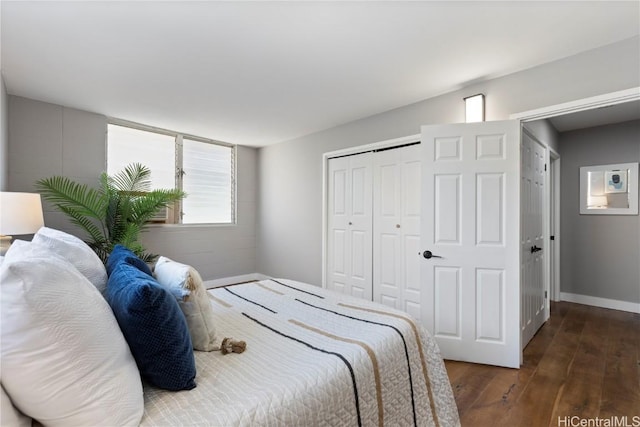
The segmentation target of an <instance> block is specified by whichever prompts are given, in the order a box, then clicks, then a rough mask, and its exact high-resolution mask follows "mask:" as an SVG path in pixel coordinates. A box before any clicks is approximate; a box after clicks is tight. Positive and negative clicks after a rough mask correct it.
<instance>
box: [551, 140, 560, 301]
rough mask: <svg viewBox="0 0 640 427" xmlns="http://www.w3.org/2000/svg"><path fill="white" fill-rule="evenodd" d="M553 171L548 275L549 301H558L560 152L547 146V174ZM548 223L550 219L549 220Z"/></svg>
mask: <svg viewBox="0 0 640 427" xmlns="http://www.w3.org/2000/svg"><path fill="white" fill-rule="evenodd" d="M552 172H553V179H552V180H551V179H550V180H549V189H551V186H552V185H553V200H550V202H551V203H552V206H553V216H554V219H555V220H554V223H553V228H551V227H550V230H549V235H550V236H554V241H553V246H554V249H553V267H554V268H552V269H551V268H550V271H549V276H548V277H549V278H551V277H550V275H553V281H552V283H553V285H554V286H552V287H551V291H550V293H549V295H550V297H551V298H550V299H551V301H560V267H561V264H560V241H561V235H560V200H561V199H560V154H558V153H557V152H555V151H554V150H552V149H551V148H549V175H548V177H549V178H551V173H552ZM549 214H550V211H549ZM549 224H550V221H549Z"/></svg>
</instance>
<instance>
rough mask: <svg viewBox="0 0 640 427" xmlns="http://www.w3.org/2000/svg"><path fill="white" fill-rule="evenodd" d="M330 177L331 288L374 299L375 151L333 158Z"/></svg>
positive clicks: (328, 241) (329, 253) (328, 269)
mask: <svg viewBox="0 0 640 427" xmlns="http://www.w3.org/2000/svg"><path fill="white" fill-rule="evenodd" d="M328 181H329V182H328V192H329V194H328V197H327V198H328V202H329V203H328V207H327V213H328V239H327V245H328V256H327V261H328V262H327V264H328V265H327V288H329V289H333V290H335V291H338V292H341V293H345V294H348V295H353V296H357V297H361V298H366V299H369V300H370V299H371V298H372V292H371V277H372V275H373V273H372V260H371V250H372V249H371V247H372V231H371V230H372V219H371V218H372V215H371V209H372V206H371V205H372V202H371V200H372V176H371V155H370V154H369V153H366V154H361V155H356V156H349V157H341V158H335V159H331V160H329V173H328Z"/></svg>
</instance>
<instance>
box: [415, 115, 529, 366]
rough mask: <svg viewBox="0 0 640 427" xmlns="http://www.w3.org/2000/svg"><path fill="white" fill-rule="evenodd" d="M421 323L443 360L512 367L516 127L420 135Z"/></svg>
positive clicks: (515, 344) (516, 336) (515, 362)
mask: <svg viewBox="0 0 640 427" xmlns="http://www.w3.org/2000/svg"><path fill="white" fill-rule="evenodd" d="M421 146H422V149H421V151H422V155H421V160H422V218H421V242H422V244H421V248H420V251H419V252H420V253H419V254H416V256H418V257H419V258H420V263H421V276H422V279H421V280H422V289H423V292H422V295H421V301H422V304H421V305H422V307H423V308H422V310H423V315H422V320H423V324H424V325H425V326H426V327H427V329H428V330H429V331H430V332H431V333H432V334H433V335H434V336H435V338H436V340H437V342H438V345H439V346H440V350H441V352H442V355H443V357H444V358H445V359H451V360H461V361H467V362H474V363H485V364H490V365H498V366H507V367H512V368H517V367H519V366H520V362H521V348H520V328H519V324H520V314H519V312H520V310H519V303H520V279H519V274H520V257H519V254H520V244H519V243H520V242H519V231H520V230H519V227H520V221H519V217H520V201H519V179H518V178H519V171H518V167H519V162H520V123H519V122H517V121H500V122H485V123H470V124H454V125H435V126H423V127H422V144H421Z"/></svg>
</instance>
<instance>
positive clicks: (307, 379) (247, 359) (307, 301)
mask: <svg viewBox="0 0 640 427" xmlns="http://www.w3.org/2000/svg"><path fill="white" fill-rule="evenodd" d="M208 294H209V298H210V300H211V304H212V305H213V307H214V311H215V313H216V329H217V330H218V332H219V333H220V334H222V335H225V336H232V337H234V338H236V339H242V340H245V341H246V343H247V350H246V351H245V352H244V353H241V354H227V355H222V354H221V353H220V352H211V353H208V352H199V351H196V352H195V358H196V367H197V377H196V382H197V387H196V388H195V389H192V390H189V391H180V392H169V391H165V390H161V389H158V388H155V387H152V386H149V385H147V384H145V385H144V401H145V404H144V408H145V409H144V415H143V417H142V422H141V425H142V426H156V425H216V426H218V425H219V426H229V425H240V426H244V425H252V426H254V425H260V426H263V425H286V426H303V425H305V426H321V425H327V426H342V425H353V426H356V425H357V426H361V425H364V426H376V425H377V426H382V425H394V426H395V425H400V426H412V425H416V426H428V425H434V426H456V425H459V419H458V412H457V408H456V405H455V401H454V399H453V394H452V392H451V386H450V383H449V380H448V377H447V374H446V371H445V368H444V364H443V361H442V359H441V357H440V354H439V352H438V349H437V347H436V345H435V343H434V340H433V339H432V338H431V337H430V336H428V335H427V334H426V333H425V332H424V331H423V330H422V328H420V327H419V326H418V325H416V323H415V322H414V321H413V320H412V319H411V318H409V317H408V316H407V315H406V314H404V313H402V312H399V311H395V310H392V309H389V308H387V307H384V306H382V305H378V304H375V303H372V302H368V301H364V300H360V299H355V298H351V297H348V296H343V295H339V294H336V293H333V292H330V291H326V290H324V289H321V288H318V287H315V286H311V285H308V284H304V283H300V282H296V281H292V280H285V279H270V280H263V281H259V282H253V283H247V284H241V285H236V286H229V287H224V288H216V289H211V290H209V291H208Z"/></svg>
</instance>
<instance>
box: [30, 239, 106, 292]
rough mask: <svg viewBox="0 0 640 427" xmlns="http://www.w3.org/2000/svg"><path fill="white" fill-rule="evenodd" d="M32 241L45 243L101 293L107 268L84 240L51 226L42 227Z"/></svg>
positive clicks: (104, 287)
mask: <svg viewBox="0 0 640 427" xmlns="http://www.w3.org/2000/svg"><path fill="white" fill-rule="evenodd" d="M32 242H34V243H37V244H41V245H46V246H47V247H49V248H50V249H51V250H52V251H53V252H55V253H56V254H58V256H61V257H62V258H64V259H66V260H67V261H69V262H71V264H73V265H74V266H75V267H76V268H77V269H78V271H79V272H80V273H82V274H83V275H84V276H85V277H86V278H87V279H89V281H90V282H91V283H93V285H94V286H95V287H96V288H98V290H99V291H100V292H101V293H104V290H105V289H106V288H107V270H106V269H105V267H104V264H103V263H102V261H101V260H100V257H99V256H98V255H96V253H95V252H94V251H93V249H91V248H90V247H89V245H87V244H86V243H85V242H83V241H82V240H80V239H79V238H77V237H76V236H72V235H71V234H68V233H65V232H64V231H60V230H54V229H53V228H48V227H42V228H40V230H38V232H37V233H36V234H35V236H33V240H32Z"/></svg>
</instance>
